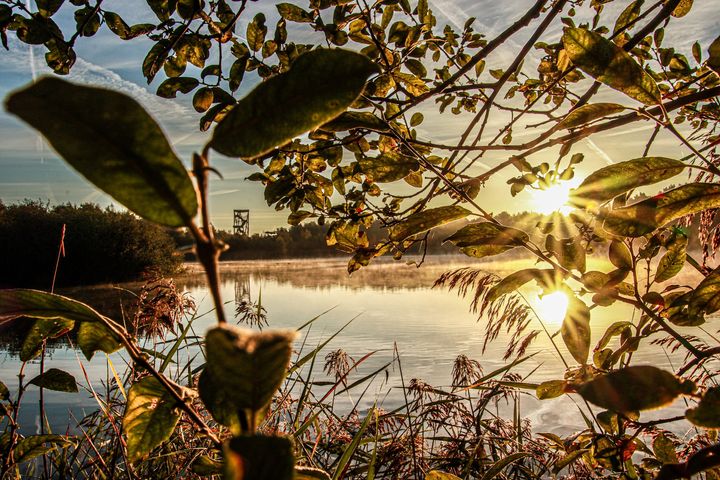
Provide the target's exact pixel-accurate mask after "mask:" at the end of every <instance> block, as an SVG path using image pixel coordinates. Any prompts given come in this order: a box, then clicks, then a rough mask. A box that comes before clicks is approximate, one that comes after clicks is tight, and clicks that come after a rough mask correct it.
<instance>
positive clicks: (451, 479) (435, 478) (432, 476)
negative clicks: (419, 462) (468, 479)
mask: <svg viewBox="0 0 720 480" xmlns="http://www.w3.org/2000/svg"><path fill="white" fill-rule="evenodd" d="M425 480H460V477H458V476H456V475H453V474H452V473H446V472H441V471H440V470H431V471H429V472H428V473H427V475H425Z"/></svg>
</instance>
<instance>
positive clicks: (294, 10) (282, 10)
mask: <svg viewBox="0 0 720 480" xmlns="http://www.w3.org/2000/svg"><path fill="white" fill-rule="evenodd" d="M275 6H276V7H277V10H278V13H279V14H280V16H281V17H282V18H284V19H285V20H287V21H289V22H299V23H310V22H312V21H313V17H312V15H311V14H310V13H309V12H306V11H305V10H303V9H302V8H300V7H298V6H297V5H293V4H291V3H278V4H277V5H275Z"/></svg>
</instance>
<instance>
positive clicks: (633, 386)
mask: <svg viewBox="0 0 720 480" xmlns="http://www.w3.org/2000/svg"><path fill="white" fill-rule="evenodd" d="M577 391H578V393H579V394H580V395H582V397H583V398H584V399H585V400H587V401H589V402H590V403H593V404H595V405H598V406H600V407H603V408H606V409H608V410H612V411H614V412H620V413H625V412H633V411H638V410H649V409H653V408H659V407H662V406H664V405H666V404H668V403H670V402H672V401H673V400H674V399H675V398H677V397H678V396H679V395H682V394H690V393H692V392H693V391H695V384H694V383H693V382H691V381H689V380H680V379H678V378H677V377H676V376H675V375H673V374H672V373H670V372H667V371H665V370H661V369H659V368H657V367H652V366H650V365H639V366H634V367H626V368H623V369H620V370H615V371H614V372H611V373H608V374H606V375H601V376H598V377H595V378H594V379H593V380H591V381H589V382H587V383H585V384H582V385H579V386H578V387H577Z"/></svg>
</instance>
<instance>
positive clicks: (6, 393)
mask: <svg viewBox="0 0 720 480" xmlns="http://www.w3.org/2000/svg"><path fill="white" fill-rule="evenodd" d="M9 398H10V390H8V387H7V385H5V384H4V383H3V382H0V400H7V399H9Z"/></svg>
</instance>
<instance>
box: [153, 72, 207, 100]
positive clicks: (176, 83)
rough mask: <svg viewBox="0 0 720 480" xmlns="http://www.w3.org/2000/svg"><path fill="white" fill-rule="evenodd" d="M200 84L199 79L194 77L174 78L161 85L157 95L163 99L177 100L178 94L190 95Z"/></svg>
mask: <svg viewBox="0 0 720 480" xmlns="http://www.w3.org/2000/svg"><path fill="white" fill-rule="evenodd" d="M199 84H200V81H199V80H198V79H197V78H192V77H174V78H168V79H167V80H165V81H164V82H162V83H161V84H160V86H159V87H158V89H157V95H158V96H159V97H163V98H175V96H176V95H177V93H178V92H180V93H188V92H191V91H193V90H194V89H195V87H197V86H198V85H199Z"/></svg>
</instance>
